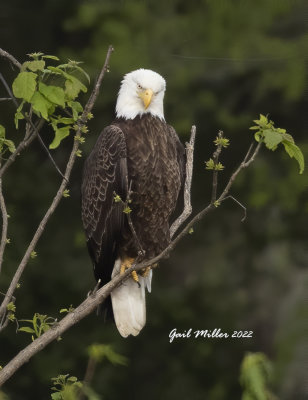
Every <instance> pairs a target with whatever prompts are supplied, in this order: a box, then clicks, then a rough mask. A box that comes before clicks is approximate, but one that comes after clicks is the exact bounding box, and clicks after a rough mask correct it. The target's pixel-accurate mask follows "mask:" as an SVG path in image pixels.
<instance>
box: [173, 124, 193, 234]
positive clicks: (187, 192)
mask: <svg viewBox="0 0 308 400" xmlns="http://www.w3.org/2000/svg"><path fill="white" fill-rule="evenodd" d="M195 139H196V127H195V125H193V126H192V127H191V133H190V139H189V143H186V176H185V184H184V209H183V212H182V214H181V215H180V216H179V217H178V218H177V219H176V220H175V221H174V222H173V224H172V225H171V227H170V238H171V239H172V238H173V236H174V234H175V232H176V231H177V230H178V229H179V227H180V226H181V225H182V224H183V223H184V222H185V221H186V220H187V218H188V217H189V216H190V214H191V212H192V206H191V182H192V175H193V165H194V148H195Z"/></svg>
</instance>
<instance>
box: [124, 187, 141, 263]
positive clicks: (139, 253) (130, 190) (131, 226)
mask: <svg viewBox="0 0 308 400" xmlns="http://www.w3.org/2000/svg"><path fill="white" fill-rule="evenodd" d="M131 195H132V181H130V183H129V188H128V193H127V198H126V201H125V203H124V206H125V207H128V204H129V203H130V201H131ZM126 215H127V221H128V225H129V227H130V230H131V232H132V234H133V237H134V239H135V243H136V244H137V247H138V249H139V250H138V255H140V256H144V255H145V251H144V250H143V248H142V245H141V243H140V240H139V238H138V236H137V233H136V230H135V227H134V224H133V221H132V217H131V214H130V212H128V213H127V214H126Z"/></svg>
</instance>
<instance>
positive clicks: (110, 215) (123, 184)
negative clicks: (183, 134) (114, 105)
mask: <svg viewBox="0 0 308 400" xmlns="http://www.w3.org/2000/svg"><path fill="white" fill-rule="evenodd" d="M183 168H184V147H183V145H182V144H181V142H180V141H179V139H178V136H177V134H176V132H175V130H174V129H173V128H172V127H171V126H169V125H167V124H166V123H165V121H164V120H161V119H160V118H158V117H154V116H152V115H151V114H150V113H148V114H144V115H142V116H137V117H136V118H134V119H131V120H129V119H128V120H126V119H116V120H115V121H114V122H113V123H112V124H111V125H110V126H108V127H106V128H105V129H104V130H103V132H102V133H101V135H100V136H99V138H98V140H97V143H96V145H95V146H94V148H93V150H92V152H91V154H90V155H89V157H88V159H87V160H86V163H85V167H84V174H83V181H82V221H83V225H84V229H85V232H86V237H87V245H88V249H89V253H90V255H91V258H92V261H93V265H94V274H95V278H96V279H97V280H98V279H101V281H102V284H104V283H106V282H108V281H109V280H110V278H111V274H112V270H113V267H114V263H115V260H117V259H118V258H121V259H124V258H125V257H132V258H135V257H137V255H138V251H139V250H140V246H141V247H142V250H143V251H144V256H143V259H150V258H152V257H154V256H156V255H158V254H159V253H160V252H161V251H162V250H163V249H164V248H165V247H166V246H167V245H168V243H169V242H170V233H169V223H170V217H171V214H172V213H173V211H174V209H175V206H176V202H177V198H178V195H179V191H180V188H181V186H182V183H183V179H184V173H183ZM129 188H130V189H131V196H130V200H131V202H130V203H129V204H128V205H129V207H130V208H131V212H130V218H131V221H132V224H133V226H134V230H135V232H136V236H137V238H138V242H139V244H138V242H137V241H136V238H135V236H134V235H133V233H132V231H131V229H130V226H129V224H128V220H127V214H125V213H124V212H123V203H122V202H116V201H115V196H116V195H118V196H120V197H121V199H122V200H123V201H124V202H125V200H126V198H127V194H128V189H129ZM139 260H140V258H139Z"/></svg>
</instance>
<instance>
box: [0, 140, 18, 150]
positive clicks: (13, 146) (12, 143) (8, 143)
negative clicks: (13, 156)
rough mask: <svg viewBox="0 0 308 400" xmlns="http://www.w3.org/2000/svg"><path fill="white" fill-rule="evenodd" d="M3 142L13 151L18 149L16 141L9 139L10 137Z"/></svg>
mask: <svg viewBox="0 0 308 400" xmlns="http://www.w3.org/2000/svg"><path fill="white" fill-rule="evenodd" d="M3 142H4V144H5V145H6V146H7V148H8V149H9V151H10V152H11V153H14V151H15V150H16V147H15V144H14V142H13V141H12V140H8V139H5V140H4V141H3Z"/></svg>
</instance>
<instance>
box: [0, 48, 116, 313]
mask: <svg viewBox="0 0 308 400" xmlns="http://www.w3.org/2000/svg"><path fill="white" fill-rule="evenodd" d="M112 52H113V47H112V46H109V48H108V52H107V55H106V59H105V63H104V66H103V68H102V70H101V72H100V75H99V78H98V80H97V82H96V85H95V87H94V89H93V92H92V95H91V96H90V98H89V100H88V102H87V104H86V106H85V108H84V111H83V113H82V115H81V118H80V121H79V122H78V130H77V132H76V137H77V138H78V137H81V134H82V131H81V129H82V127H83V126H84V124H85V123H86V121H87V116H88V114H89V112H91V110H92V108H93V106H94V104H95V101H96V99H97V96H98V93H99V89H100V86H101V83H102V80H103V78H104V75H105V72H106V70H107V66H108V64H109V59H110V56H111V53H112ZM79 144H80V142H79V140H74V143H73V147H72V151H71V154H70V156H69V160H68V163H67V166H66V170H65V174H64V178H63V179H62V182H61V184H60V187H59V189H58V192H57V194H56V196H55V197H54V199H53V200H52V203H51V205H50V207H49V208H48V210H47V212H46V214H45V215H44V217H43V219H42V220H41V222H40V223H39V225H38V228H37V230H36V232H35V234H34V236H33V238H32V240H31V242H30V244H29V246H28V248H27V250H26V252H25V254H24V256H23V258H22V260H21V262H20V264H19V266H18V268H17V270H16V272H15V275H14V277H13V279H12V281H11V283H10V286H9V288H8V290H7V293H6V295H5V298H4V300H3V302H2V304H1V306H0V317H1V316H2V315H3V314H4V313H6V307H7V305H8V303H9V302H10V299H11V297H12V295H13V293H14V291H15V289H16V286H17V284H18V282H19V280H20V277H21V275H22V273H23V271H24V269H25V268H26V266H27V264H28V261H29V259H30V256H31V253H32V251H33V250H34V249H35V246H36V245H37V242H38V240H39V239H40V237H41V235H42V233H43V232H44V230H45V227H46V224H47V222H48V221H49V219H50V217H51V216H52V214H53V213H54V212H55V210H56V208H57V206H58V204H59V203H60V201H61V199H62V197H63V192H64V190H65V188H66V186H67V183H68V180H69V177H70V175H71V171H72V168H73V165H74V163H75V160H76V152H77V150H78V148H79Z"/></svg>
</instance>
